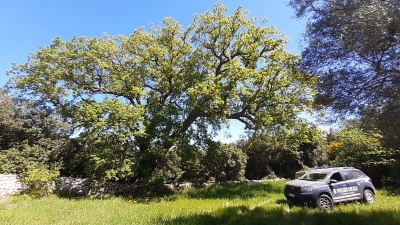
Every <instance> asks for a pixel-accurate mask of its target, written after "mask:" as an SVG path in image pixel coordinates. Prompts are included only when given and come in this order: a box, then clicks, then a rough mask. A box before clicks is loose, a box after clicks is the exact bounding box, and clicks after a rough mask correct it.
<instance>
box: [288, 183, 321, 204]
mask: <svg viewBox="0 0 400 225" xmlns="http://www.w3.org/2000/svg"><path fill="white" fill-rule="evenodd" d="M284 195H285V197H286V199H287V200H289V201H291V202H299V203H300V202H302V203H307V204H315V203H316V202H317V199H316V197H315V196H314V193H313V192H301V188H300V187H293V186H285V189H284Z"/></svg>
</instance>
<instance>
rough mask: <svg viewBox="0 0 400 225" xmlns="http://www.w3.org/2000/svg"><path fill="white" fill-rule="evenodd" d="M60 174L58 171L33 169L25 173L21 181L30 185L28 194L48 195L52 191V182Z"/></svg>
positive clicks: (35, 196) (35, 195) (36, 195)
mask: <svg viewBox="0 0 400 225" xmlns="http://www.w3.org/2000/svg"><path fill="white" fill-rule="evenodd" d="M59 175H60V173H59V172H58V171H51V170H47V169H32V170H28V171H27V172H26V173H24V174H23V178H22V180H21V182H22V183H23V184H27V185H28V186H29V187H28V189H27V190H26V191H25V192H26V193H27V194H28V195H30V196H32V197H34V198H37V197H42V196H48V195H49V192H50V191H51V182H52V181H53V180H54V178H56V177H58V176H59Z"/></svg>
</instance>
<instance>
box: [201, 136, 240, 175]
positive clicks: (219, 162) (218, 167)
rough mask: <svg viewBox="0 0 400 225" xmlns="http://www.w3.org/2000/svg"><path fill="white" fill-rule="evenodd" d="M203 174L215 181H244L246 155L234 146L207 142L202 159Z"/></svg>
mask: <svg viewBox="0 0 400 225" xmlns="http://www.w3.org/2000/svg"><path fill="white" fill-rule="evenodd" d="M202 163H203V165H204V168H205V174H206V177H207V178H208V179H211V178H214V179H215V181H217V182H221V181H227V180H238V181H241V180H244V178H245V176H244V173H245V167H246V163H247V156H246V154H245V153H244V152H243V151H242V150H241V149H239V148H236V147H235V146H234V145H229V144H221V143H219V142H213V141H209V146H208V148H207V150H206V155H205V156H204V158H203V162H202Z"/></svg>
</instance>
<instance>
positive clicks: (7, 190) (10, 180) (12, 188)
mask: <svg viewBox="0 0 400 225" xmlns="http://www.w3.org/2000/svg"><path fill="white" fill-rule="evenodd" d="M26 188H27V186H26V185H23V184H21V182H20V179H19V177H18V175H16V174H0V196H3V195H6V194H18V193H21V192H22V191H24V190H26Z"/></svg>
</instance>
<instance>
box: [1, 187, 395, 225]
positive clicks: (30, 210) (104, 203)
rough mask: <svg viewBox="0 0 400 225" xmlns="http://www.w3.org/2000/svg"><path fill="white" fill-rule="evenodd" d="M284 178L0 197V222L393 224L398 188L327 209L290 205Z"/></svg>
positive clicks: (380, 191) (381, 191)
mask: <svg viewBox="0 0 400 225" xmlns="http://www.w3.org/2000/svg"><path fill="white" fill-rule="evenodd" d="M285 182H286V181H274V182H272V181H271V182H263V183H243V184H226V185H215V186H211V187H207V188H202V189H186V190H180V191H175V192H174V193H173V194H171V195H168V196H163V197H158V198H153V199H147V198H144V199H133V198H117V197H110V196H109V197H107V198H103V199H87V198H82V199H73V198H60V197H58V196H49V197H45V198H39V199H31V198H30V197H27V196H24V195H20V196H13V197H12V198H10V197H7V198H5V197H3V198H0V224H196V225H197V224H299V225H303V224H328V225H329V224H352V225H357V224H363V225H364V224H385V225H390V224H398V221H400V197H399V195H398V192H397V193H396V192H394V191H388V190H379V191H378V194H377V196H376V202H375V203H374V204H372V205H365V204H361V203H359V202H354V203H348V204H340V205H336V206H335V209H334V210H332V211H322V210H320V209H318V208H308V207H302V206H291V205H289V204H288V202H287V201H286V200H285V198H284V196H283V194H282V189H283V186H284V184H285Z"/></svg>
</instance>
